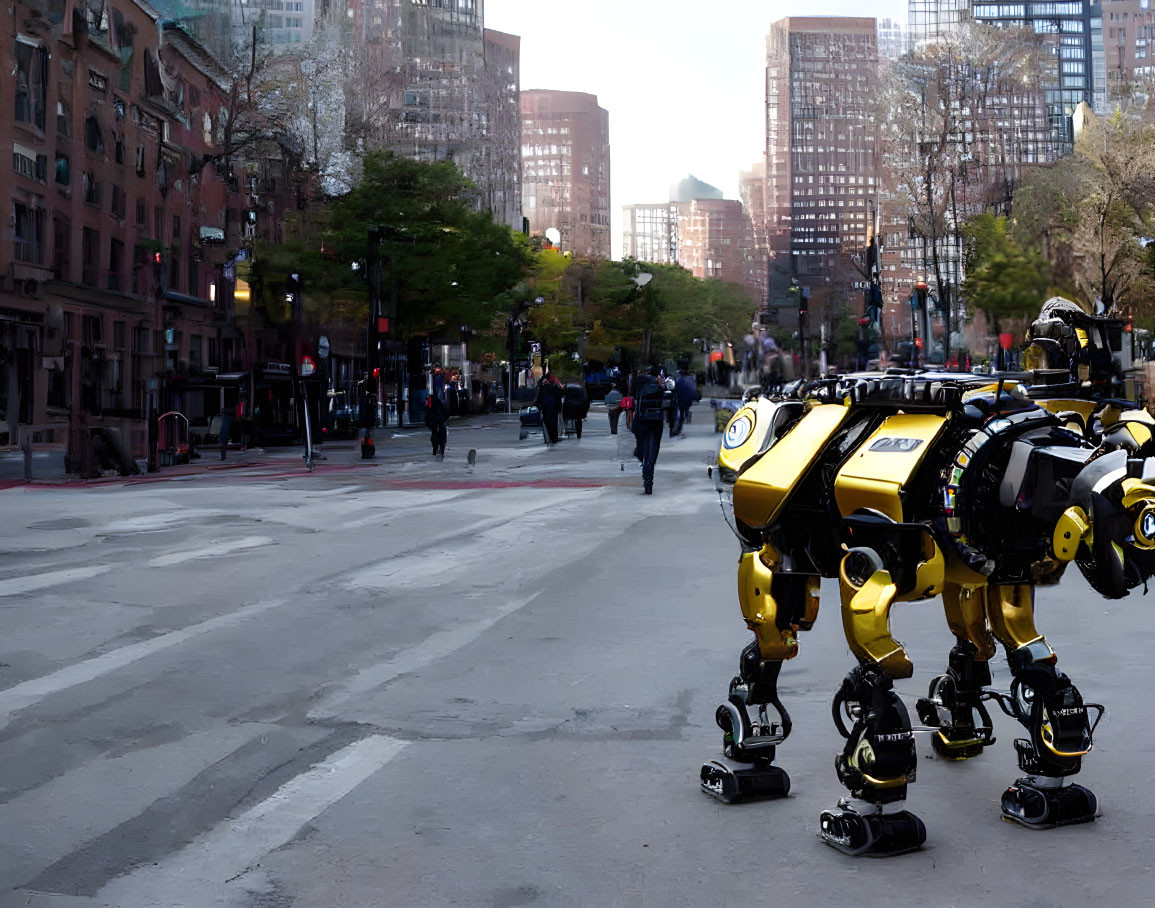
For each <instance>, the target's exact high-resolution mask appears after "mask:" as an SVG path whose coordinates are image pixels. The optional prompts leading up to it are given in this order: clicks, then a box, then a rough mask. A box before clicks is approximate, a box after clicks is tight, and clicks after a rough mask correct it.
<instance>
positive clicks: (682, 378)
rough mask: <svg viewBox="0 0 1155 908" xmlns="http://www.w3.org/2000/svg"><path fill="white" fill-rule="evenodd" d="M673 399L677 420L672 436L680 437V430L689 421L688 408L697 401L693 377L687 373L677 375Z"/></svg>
mask: <svg viewBox="0 0 1155 908" xmlns="http://www.w3.org/2000/svg"><path fill="white" fill-rule="evenodd" d="M674 398H675V400H676V402H677V405H678V418H677V421H676V428H675V430H674V434H675V435H681V434H682V429H683V428H684V427H685V425H686V423H688V422H689V421H690V407H692V406H693V405H694V402H695V401H696V400H697V399H698V383H697V382H696V381H694V376H693V375H691V374H690V373H689V372H686V371H682V372H680V373H678V379H677V381H675V382H674Z"/></svg>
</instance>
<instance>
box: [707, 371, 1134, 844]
mask: <svg viewBox="0 0 1155 908" xmlns="http://www.w3.org/2000/svg"><path fill="white" fill-rule="evenodd" d="M979 382H985V383H987V387H982V386H980V385H979V384H978V383H979ZM990 382H991V379H990V378H989V377H986V376H982V377H980V376H960V375H957V374H955V375H951V374H945V373H944V374H941V375H933V374H922V375H902V376H880V377H874V378H850V379H845V380H841V381H834V382H829V383H825V384H824V385H821V386H819V387H818V389H817V390H816V391H812V392H811V396H810V398H809V399H806V400H770V399H765V398H755V399H753V400H750V401H747V402H746V403H745V404H744V406H743V407H742V409H740V410H739V411H738V412H737V413H736V414H735V415H734V417H733V419H732V420H731V421H730V423H729V426H728V427H727V429H726V433H725V435H724V438H723V442H722V445H721V449H720V452H719V455H718V464H717V467H716V470H717V474H716V475H717V482H718V485H719V489H720V490H724V491H726V490H728V491H729V492H730V493H731V495H732V504H733V516H734V525H735V532H736V533H737V535H738V537H739V539H740V540H741V543H742V554H741V557H740V560H739V564H738V597H739V601H740V603H741V609H742V616H743V618H744V619H745V621H746V625H747V627H749V629H750V630H751V631H753V633H754V640H753V641H752V642H751V643H750V644H749V645H748V646H746V648H745V649H744V650H743V651H742V654H741V658H740V664H739V672H738V675H737V676H736V677H735V678H734V679H733V681H731V683H730V688H729V695H728V697H727V699H726V702H724V703H723V704H722V705H721V706H720V707H719V708H718V711H717V721H718V725H719V726H720V727H721V728H722V731H723V751H724V756H723V757H722V758H721V759H718V760H712V761H710V762H708V763H706V764H705V765H704V766H703V767H702V771H701V782H702V788H703V789H704V790H705V791H706V792H708V793H709V794H711V795H713V796H715V797H717V798H720V799H721V800H723V801H727V802H732V801H739V800H744V799H751V798H759V797H774V796H781V795H784V794H786V793H787V792H788V791H789V789H790V780H789V777H788V776H787V775H786V773H785V772H784V771H783V770H782V769H781V768H780V767H778V766H776V765H774V762H773V761H774V755H775V749H776V747H777V746H778V745H779V744H781V743H782V742H783V741H784V740H785V739H786V737H787V736H788V735H789V734H790V727H791V723H790V717H789V714H788V713H787V712H786V709H785V708H784V707H783V705H782V703H781V702H780V701H779V698H778V692H777V681H778V675H779V672H780V670H781V668H782V663H783V662H785V661H786V660H789V659H793V658H794V657H795V656H796V655H797V654H798V634H799V632H800V631H805V630H809V629H810V627H811V626H812V625H813V623H814V620H815V618H816V617H817V613H818V584H819V579H820V578H822V577H831V578H838V582H839V588H840V593H841V600H842V601H841V606H842V623H843V628H844V630H845V633H846V639H847V641H848V643H849V645H850V649H851V651H852V652H853V653H854V655H855V656H856V657H857V660H858V665H857V666H856V667H855V668H853V669H852V670H851V672H850V673H849V674H848V675H847V676H846V678H845V680H844V681H843V682H842V686H841V688H840V689H839V690H838V692H837V693H836V694H835V696H834V702H833V714H834V721H835V723H836V725H837V727H838V729H839V731H840V732H841V734H842V735H843V737H844V738H845V739H846V744H845V747H844V748H843V750H842V753H841V754H840V755H839V756H838V757H837V759H836V769H837V773H838V779H839V781H840V782H841V783H842V784H843V785H844V786H845V787H846V788H847V789H848V790H849V793H850V798H843V799H842V800H840V801H839V803H838V806H837V807H836V808H833V809H830V810H827V811H824V812H823V813H822V815H821V818H820V821H819V822H820V825H819V833H820V835H821V837H822V838H823V839H824V840H825V841H826V842H827V843H829V844H830V845H832V846H833V847H835V848H837V849H838V850H840V851H842V852H845V853H846V854H851V855H858V854H867V853H869V854H875V855H885V854H898V853H902V852H905V851H910V850H913V849H916V848H918V847H919V846H920V845H922V843H923V842H924V841H925V839H926V830H925V827H924V826H923V823H922V821H921V820H920V819H919V818H918V817H916V816H915V815H914V814H912V813H910V812H909V811H907V810H905V809H903V804H904V801H905V799H906V793H907V785H908V784H909V783H910V782H913V781H914V778H915V763H916V757H915V746H914V737H913V734H912V731H913V729H912V726H911V722H910V718H909V716H908V713H907V709H906V707H905V706H904V705H903V703H902V701H901V700H900V699H899V698H898V696H897V695H896V694H895V692H894V681H895V680H897V679H902V678H909V677H911V674H912V671H913V668H912V665H911V662H910V659H909V658H908V657H907V654H906V652H905V650H904V649H903V647H902V645H901V644H900V643H899V642H898V641H897V640H895V639H894V637H893V636H892V635H891V632H890V627H889V619H890V608H891V605H893V604H894V603H895V602H909V601H913V600H919V599H930V598H933V597H936V596H942V599H943V602H944V605H945V610H946V619H947V624H948V625H949V627H950V630H951V632H952V633H953V634H954V635H955V638H956V643H955V646H954V647H953V648H952V649H951V651H950V655H949V656H948V659H947V668H946V671H945V673H944V674H942V675H940V676H939V677H937V678H935V679H934V681H933V682H932V683H931V685H930V690H929V692H928V695H927V696H926V697H925V698H923V699H921V700H919V701H918V706H917V711H918V715H919V718H920V719H921V721H922V723H923V725H924V726H926V727H929V728H931V729H932V730H933V737H932V740H933V742H934V748H935V750H936V751H937V752H938V753H939V754H941V755H943V756H945V757H948V758H952V759H960V760H961V759H967V758H970V757H974V756H977V755H979V754H980V753H982V751H983V749H984V748H985V747H986V746H988V745H990V744H992V743H994V737H993V725H992V722H991V717H990V714H989V712H988V710H987V703H988V702H991V701H993V702H994V703H996V704H997V705H998V706H999V707H1000V708H1001V709H1002V710H1003V711H1004V712H1005V713H1006V714H1007V715H1009V716H1010V717H1012V718H1014V719H1016V720H1017V721H1018V722H1020V723H1021V724H1022V726H1023V727H1024V729H1025V733H1024V737H1022V738H1020V739H1019V740H1016V741H1015V751H1016V754H1017V756H1018V762H1019V767H1020V770H1021V771H1022V773H1023V774H1024V778H1020V779H1018V780H1017V781H1016V782H1015V783H1014V784H1013V785H1011V786H1010V787H1009V788H1008V789H1007V791H1006V792H1005V793H1004V794H1003V798H1002V813H1003V816H1004V817H1006V818H1007V819H1009V820H1014V821H1017V822H1019V823H1022V824H1024V825H1026V826H1030V827H1036V828H1040V827H1049V826H1055V825H1062V824H1067V823H1080V822H1086V821H1089V820H1093V819H1094V817H1095V813H1096V810H1097V807H1098V804H1097V801H1096V798H1095V795H1094V794H1093V793H1092V792H1091V791H1089V790H1088V789H1087V788H1085V787H1083V786H1081V785H1077V784H1073V783H1070V782H1069V781H1068V780H1069V777H1070V776H1073V775H1075V774H1076V773H1078V772H1079V769H1080V764H1081V761H1082V758H1083V756H1084V755H1085V754H1086V753H1088V752H1089V751H1090V750H1091V737H1092V733H1093V731H1094V729H1095V726H1096V725H1097V724H1098V721H1099V719H1100V718H1101V717H1102V713H1103V708H1102V707H1101V706H1098V705H1096V704H1090V703H1085V702H1084V701H1083V698H1082V696H1081V695H1080V693H1079V691H1078V689H1077V688H1076V687H1075V685H1074V684H1073V683H1072V682H1071V680H1070V679H1069V678H1068V677H1067V676H1066V675H1065V674H1064V673H1063V672H1061V671H1060V670H1059V669H1058V667H1057V664H1056V663H1057V657H1056V655H1055V652H1054V651H1053V650H1052V649H1051V647H1050V646H1049V645H1048V644H1047V641H1046V639H1045V638H1044V637H1043V635H1042V634H1041V633H1039V631H1038V630H1037V629H1036V627H1035V618H1034V600H1035V587H1036V586H1037V585H1040V584H1044V585H1045V584H1053V583H1057V582H1058V581H1059V579H1060V577H1061V576H1062V574H1063V572H1064V570H1065V569H1066V568H1067V566H1068V565H1069V564H1070V563H1071V562H1072V561H1074V562H1075V563H1076V564H1077V565H1078V566H1079V568H1080V570H1081V571H1082V572H1083V574H1084V575H1085V576H1086V577H1087V579H1088V580H1089V581H1090V583H1091V585H1092V586H1093V587H1094V588H1095V589H1096V590H1097V591H1098V592H1099V593H1101V594H1102V595H1104V596H1106V597H1108V598H1118V597H1122V596H1125V595H1127V593H1128V591H1129V590H1130V589H1132V588H1134V587H1135V586H1137V585H1138V584H1140V583H1143V582H1144V581H1145V579H1146V578H1147V577H1149V576H1150V575H1151V574H1152V573H1155V459H1151V460H1147V459H1146V455H1147V454H1149V453H1155V450H1153V449H1155V444H1153V442H1152V439H1153V437H1155V436H1153V429H1155V421H1153V420H1152V419H1151V417H1150V416H1149V415H1148V414H1147V413H1146V412H1145V411H1141V410H1138V409H1137V408H1134V407H1133V405H1126V404H1122V403H1120V402H1118V401H1112V402H1095V401H1086V400H1070V401H1063V400H1057V399H1055V397H1054V394H1053V393H1050V396H1049V397H1048V393H1049V392H1048V389H1047V388H1046V387H1036V388H1028V387H1027V386H1026V385H1025V384H1013V385H1011V386H1009V387H1008V386H1005V385H1004V382H1001V381H999V382H998V383H997V385H995V386H992V385H990V384H989V383H990ZM996 641H997V642H999V643H1001V644H1002V645H1003V646H1004V647H1005V649H1006V653H1007V658H1008V661H1009V663H1010V669H1011V673H1012V676H1013V679H1014V680H1013V682H1012V684H1011V688H1010V691H1009V692H1001V691H996V690H993V689H991V687H990V684H991V673H990V669H989V666H988V660H989V659H990V658H991V657H992V656H993V655H994V654H995V644H996Z"/></svg>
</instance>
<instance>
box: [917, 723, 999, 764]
mask: <svg viewBox="0 0 1155 908" xmlns="http://www.w3.org/2000/svg"><path fill="white" fill-rule="evenodd" d="M989 743H991V742H990V741H988V740H986V739H984V738H983V737H982V736H981V735H979V734H978V733H977V732H976V731H975V729H974V727H973V726H970V727H967V726H955V727H953V728H952V727H948V726H943V727H940V728H939V729H938V731H936V732H935V733H934V734H933V735H931V736H930V745H931V747H933V748H934V752H935V753H936V754H938V755H939V756H940V757H942V758H943V759H944V760H969V759H971V758H972V757H978V756H981V755H982V752H983V749H984V748H985V747H986V746H987V744H989Z"/></svg>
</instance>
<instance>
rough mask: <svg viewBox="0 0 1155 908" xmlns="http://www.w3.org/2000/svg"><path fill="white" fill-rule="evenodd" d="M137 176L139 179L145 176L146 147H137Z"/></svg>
mask: <svg viewBox="0 0 1155 908" xmlns="http://www.w3.org/2000/svg"><path fill="white" fill-rule="evenodd" d="M136 175H137V176H138V177H143V176H144V146H143V145H137V146H136Z"/></svg>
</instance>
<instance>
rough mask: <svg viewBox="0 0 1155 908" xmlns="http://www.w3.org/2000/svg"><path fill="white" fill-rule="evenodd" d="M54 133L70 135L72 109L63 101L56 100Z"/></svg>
mask: <svg viewBox="0 0 1155 908" xmlns="http://www.w3.org/2000/svg"><path fill="white" fill-rule="evenodd" d="M56 134H57V135H61V136H71V135H72V111H71V110H70V109H69V107H68V105H67V104H65V103H64V102H63V101H57V102H56Z"/></svg>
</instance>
